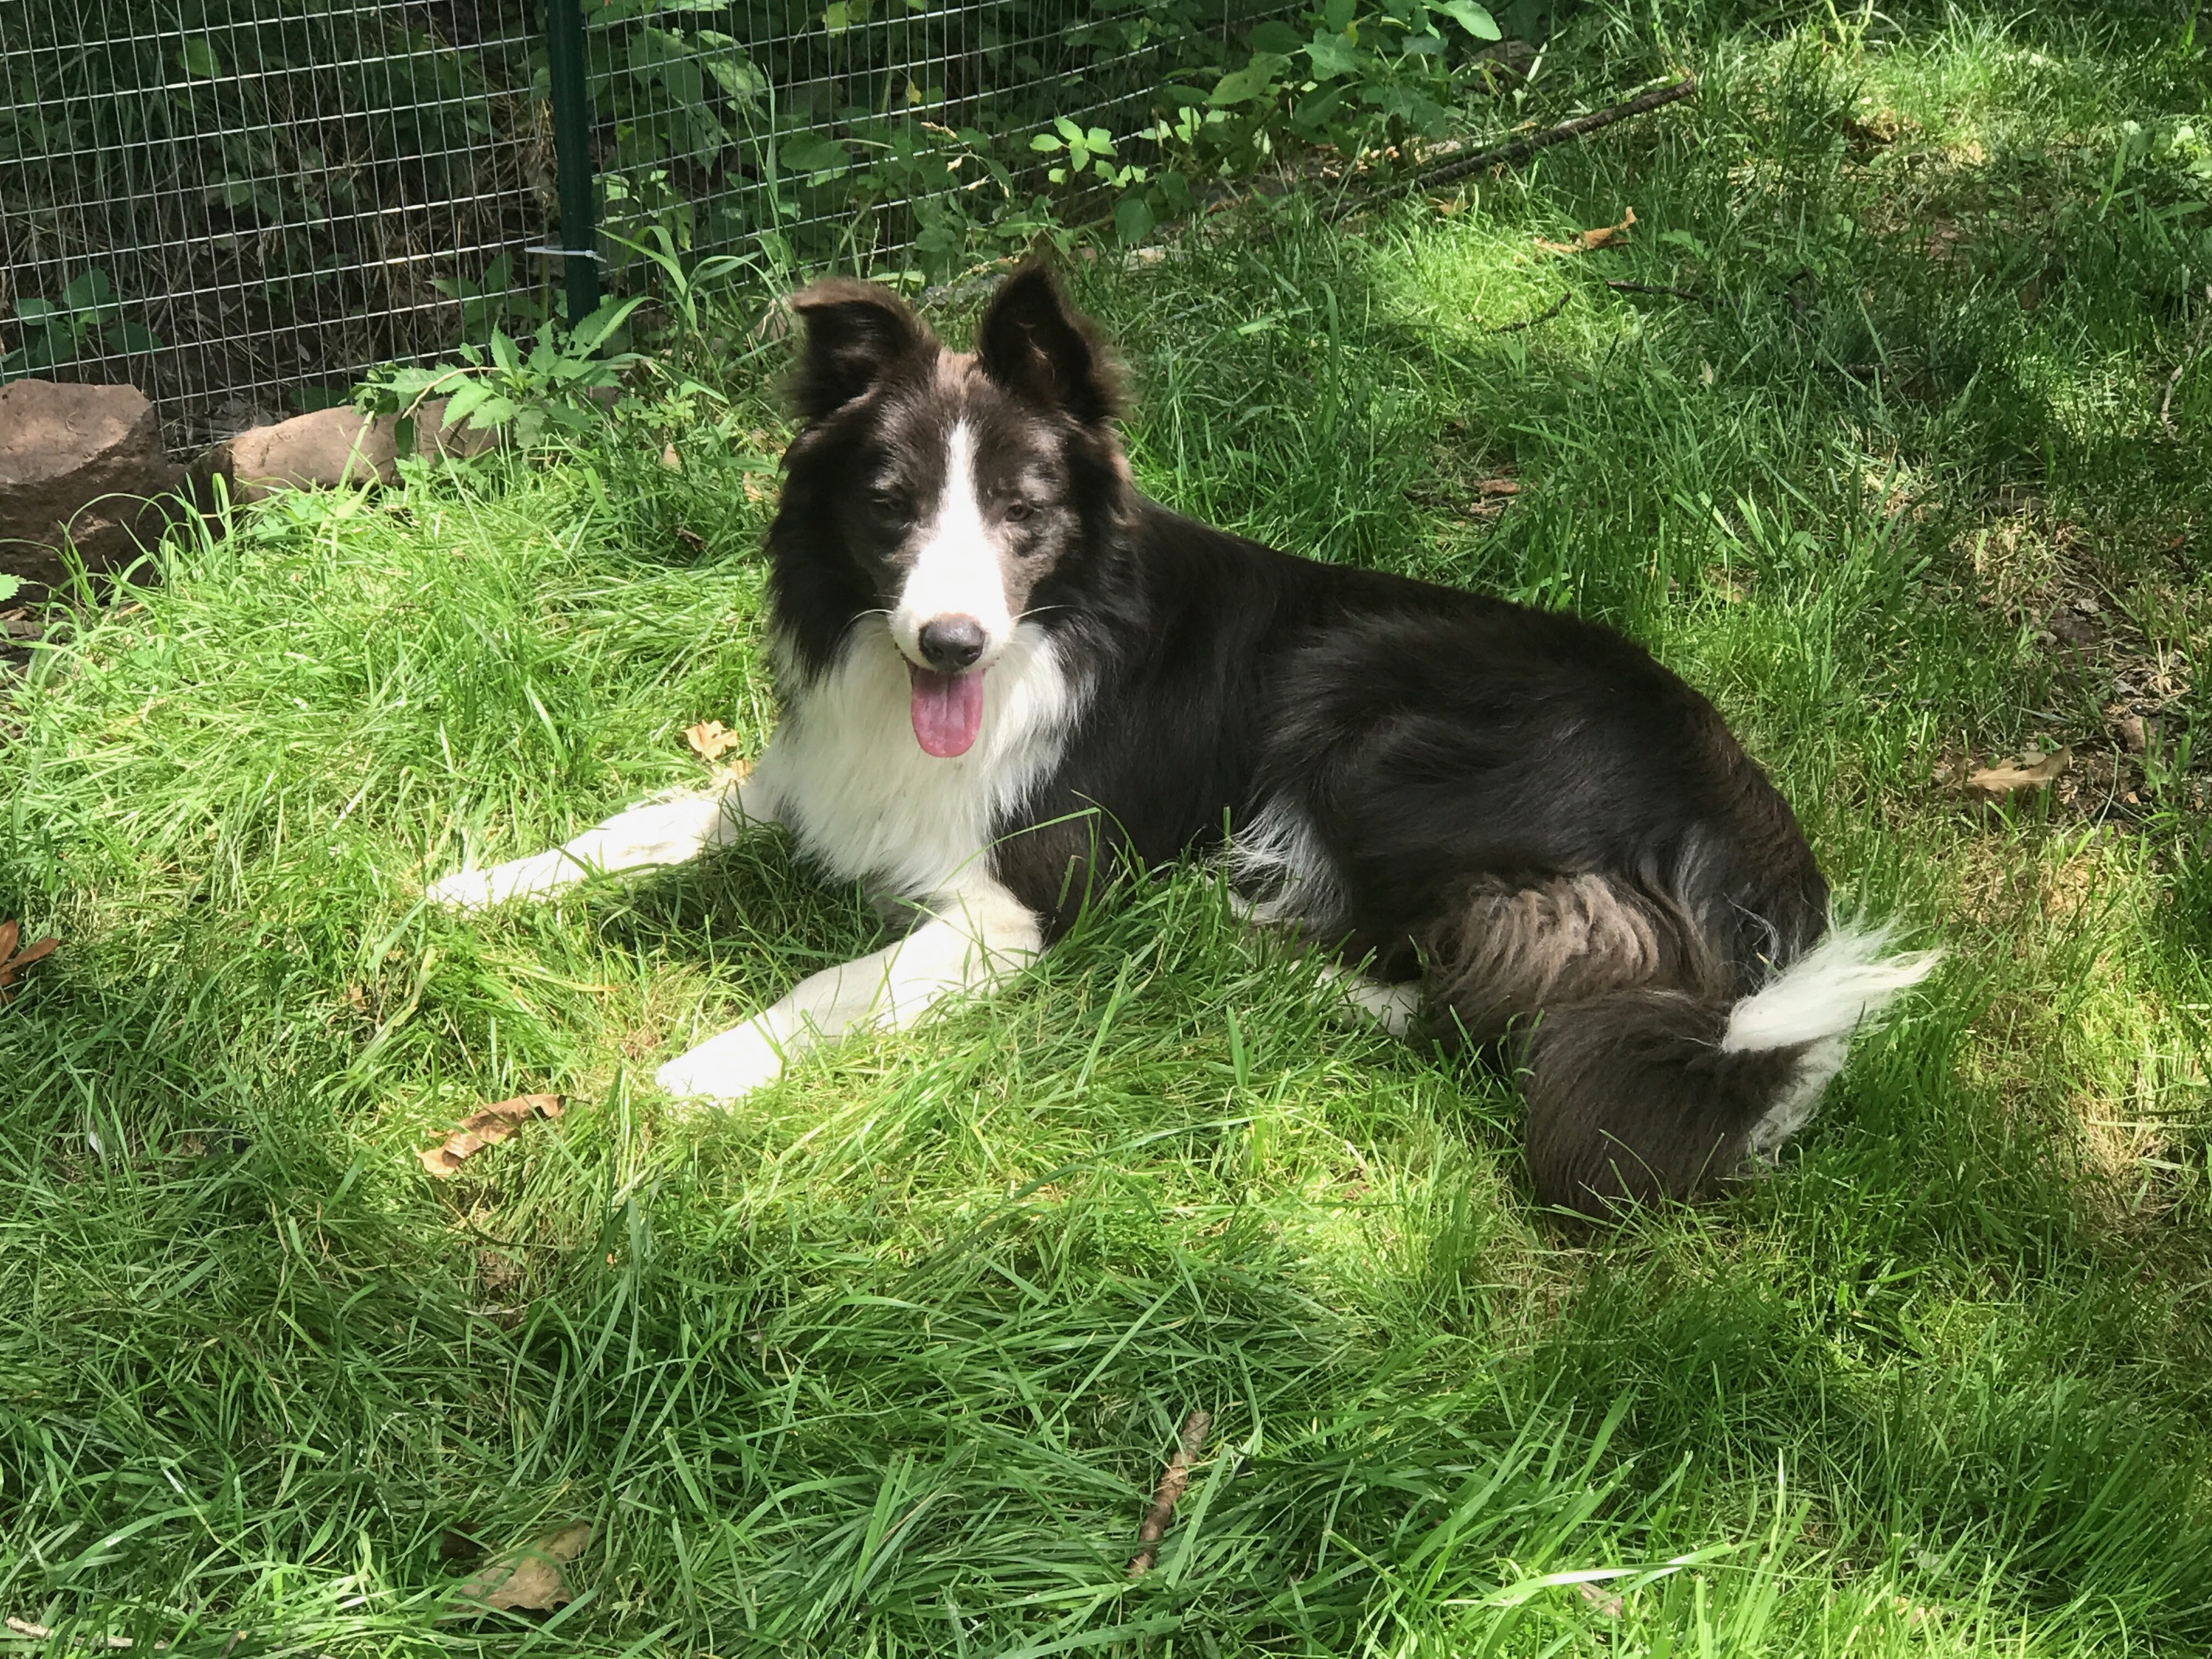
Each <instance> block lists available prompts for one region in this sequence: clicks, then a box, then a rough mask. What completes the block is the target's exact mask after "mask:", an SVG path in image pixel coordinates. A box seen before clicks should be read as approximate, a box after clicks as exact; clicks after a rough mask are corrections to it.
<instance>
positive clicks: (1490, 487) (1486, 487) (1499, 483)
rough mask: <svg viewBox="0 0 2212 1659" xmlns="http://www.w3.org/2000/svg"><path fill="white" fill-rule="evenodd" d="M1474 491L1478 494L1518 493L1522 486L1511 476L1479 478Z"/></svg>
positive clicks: (1475, 482)
mask: <svg viewBox="0 0 2212 1659" xmlns="http://www.w3.org/2000/svg"><path fill="white" fill-rule="evenodd" d="M1474 493H1475V494H1476V495H1519V494H1520V493H1521V486H1520V485H1519V484H1518V483H1515V482H1514V481H1513V480H1512V479H1510V478H1477V479H1476V480H1475V481H1474Z"/></svg>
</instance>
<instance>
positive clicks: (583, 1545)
mask: <svg viewBox="0 0 2212 1659" xmlns="http://www.w3.org/2000/svg"><path fill="white" fill-rule="evenodd" d="M590 1547H592V1529H591V1528H590V1527H589V1526H588V1525H586V1524H585V1523H583V1522H578V1523H577V1524H576V1525H574V1526H573V1527H563V1528H561V1530H560V1531H558V1532H551V1533H548V1534H545V1536H544V1537H543V1538H541V1539H539V1540H538V1541H537V1542H536V1543H534V1544H532V1545H529V1546H528V1547H526V1548H523V1549H519V1550H514V1551H512V1552H510V1553H507V1554H506V1555H502V1556H501V1557H500V1559H498V1560H496V1561H494V1562H492V1563H490V1564H489V1565H487V1566H486V1567H484V1568H483V1571H480V1572H478V1573H477V1574H476V1575H475V1576H474V1577H471V1579H470V1580H469V1581H468V1582H467V1583H465V1584H463V1585H462V1586H461V1587H460V1589H458V1590H456V1591H455V1592H454V1593H453V1599H454V1600H456V1601H467V1602H470V1603H471V1604H473V1605H474V1606H476V1607H485V1608H489V1609H490V1610H492V1611H493V1612H501V1613H503V1612H507V1611H509V1610H512V1609H515V1608H520V1609H522V1610H524V1611H526V1612H530V1613H550V1612H551V1611H552V1610H553V1609H554V1608H555V1607H559V1606H561V1605H562V1603H563V1602H567V1601H574V1600H575V1599H576V1596H575V1592H574V1591H573V1590H571V1589H569V1588H568V1581H567V1580H566V1579H565V1578H563V1577H562V1576H561V1569H562V1568H563V1567H565V1566H568V1565H570V1564H571V1563H572V1562H574V1560H575V1559H576V1558H577V1557H578V1556H580V1555H581V1554H582V1553H584V1552H585V1551H586V1550H587V1549H589V1548H590Z"/></svg>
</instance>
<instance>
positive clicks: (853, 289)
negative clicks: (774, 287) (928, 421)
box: [791, 276, 929, 421]
mask: <svg viewBox="0 0 2212 1659" xmlns="http://www.w3.org/2000/svg"><path fill="white" fill-rule="evenodd" d="M791 308H792V310H793V312H795V313H797V314H798V317H799V321H800V322H801V323H803V324H804V325H805V328H806V346H805V350H804V351H803V352H802V353H801V354H800V356H799V372H798V374H795V375H794V376H793V379H792V386H791V401H792V404H793V407H794V408H795V409H797V410H798V411H799V414H801V415H802V416H805V418H806V419H808V420H810V421H818V420H820V419H822V418H823V416H825V415H832V414H835V413H836V411H837V410H841V409H842V408H843V407H844V406H845V405H846V404H849V403H851V402H852V401H853V399H854V398H857V397H859V396H860V394H861V393H862V392H866V390H867V389H868V388H869V387H870V386H873V385H875V384H876V382H877V381H878V380H882V379H883V377H884V374H886V373H888V372H889V371H890V368H891V366H892V365H893V364H895V363H896V362H898V361H899V360H900V359H901V358H902V357H904V356H907V355H908V354H909V353H911V352H914V351H916V350H918V349H921V346H922V345H923V344H924V343H925V342H927V340H928V338H929V333H928V331H927V330H926V329H924V328H923V327H922V325H921V324H920V323H919V322H917V321H916V320H915V314H914V313H912V312H911V311H908V309H907V308H906V305H905V303H904V301H902V300H900V298H899V297H898V295H896V294H893V293H892V292H891V291H890V289H887V288H879V287H878V286H877V285H876V284H875V283H856V282H854V281H852V280H851V279H849V278H848V277H843V276H830V277H825V278H823V280H822V281H820V282H818V283H809V284H807V286H806V287H805V288H803V289H799V292H798V293H796V294H794V295H792V296H791Z"/></svg>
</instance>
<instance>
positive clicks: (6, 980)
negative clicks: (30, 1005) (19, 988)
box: [0, 921, 61, 1002]
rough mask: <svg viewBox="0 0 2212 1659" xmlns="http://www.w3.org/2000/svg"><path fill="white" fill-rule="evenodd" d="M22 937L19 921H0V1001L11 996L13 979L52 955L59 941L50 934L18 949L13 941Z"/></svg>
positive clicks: (19, 977)
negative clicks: (33, 964)
mask: <svg viewBox="0 0 2212 1659" xmlns="http://www.w3.org/2000/svg"><path fill="white" fill-rule="evenodd" d="M22 937H23V924H22V923H21V922H20V921H0V1002H6V1001H8V1000H10V999H11V998H13V997H14V996H15V981H17V980H19V979H21V978H22V976H23V975H24V973H25V971H26V970H27V969H29V967H30V966H31V964H32V963H36V962H43V961H45V960H46V958H47V957H50V956H52V955H53V953H54V947H55V946H56V945H59V944H60V943H61V941H60V940H59V939H55V938H52V936H51V935H50V936H48V937H47V938H46V939H34V940H33V941H32V942H31V943H30V944H28V945H25V946H24V947H23V948H22V949H21V950H20V951H18V950H17V949H16V948H15V943H16V941H17V940H18V939H21V938H22Z"/></svg>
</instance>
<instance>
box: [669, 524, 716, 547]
mask: <svg viewBox="0 0 2212 1659" xmlns="http://www.w3.org/2000/svg"><path fill="white" fill-rule="evenodd" d="M670 533H671V534H672V535H673V536H674V537H675V538H676V539H677V540H678V541H679V542H681V543H683V544H684V546H686V547H688V548H690V550H692V551H693V552H694V553H704V552H705V551H706V550H707V538H705V537H704V536H702V535H701V534H700V533H699V532H697V531H696V530H694V529H693V528H692V527H691V526H690V525H688V524H679V525H678V526H676V528H675V529H674V530H673V531H672V532H670Z"/></svg>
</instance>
